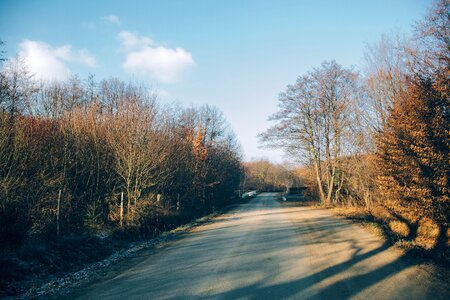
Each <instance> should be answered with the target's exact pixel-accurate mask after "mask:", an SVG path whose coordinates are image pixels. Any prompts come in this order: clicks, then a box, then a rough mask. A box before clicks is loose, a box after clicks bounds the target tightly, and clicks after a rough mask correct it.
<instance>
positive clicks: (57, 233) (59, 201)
mask: <svg viewBox="0 0 450 300" xmlns="http://www.w3.org/2000/svg"><path fill="white" fill-rule="evenodd" d="M61 193H62V190H59V193H58V205H57V207H56V236H58V237H59V214H60V211H61Z"/></svg>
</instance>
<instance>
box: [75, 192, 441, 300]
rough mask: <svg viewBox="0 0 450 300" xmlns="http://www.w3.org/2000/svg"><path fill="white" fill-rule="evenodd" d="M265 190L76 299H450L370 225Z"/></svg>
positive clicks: (427, 269)
mask: <svg viewBox="0 0 450 300" xmlns="http://www.w3.org/2000/svg"><path fill="white" fill-rule="evenodd" d="M277 198H278V196H277V195H276V194H271V193H265V194H261V195H259V196H257V197H256V198H254V199H252V200H251V201H250V202H249V203H247V204H243V205H240V206H239V207H237V208H236V209H234V210H233V211H230V212H229V213H227V214H224V215H221V216H219V217H217V218H214V219H212V220H211V222H209V223H207V224H204V225H202V226H199V227H197V228H195V229H194V230H192V231H190V232H188V233H186V234H184V235H183V236H181V237H180V238H178V239H176V240H174V241H172V242H170V243H168V244H165V245H163V246H161V247H160V248H159V249H156V250H153V251H148V252H146V253H143V254H142V255H141V256H140V257H138V258H136V259H134V260H133V261H130V263H129V264H122V265H121V266H120V268H119V269H117V268H116V269H115V270H113V271H111V272H110V274H108V275H105V276H104V277H103V278H102V279H101V280H98V281H97V282H94V283H91V284H90V285H88V286H86V287H84V288H82V289H79V290H78V291H76V292H74V293H73V294H71V295H70V297H69V298H76V299H409V300H411V299H450V294H449V288H448V283H447V282H444V281H445V280H439V279H436V277H435V276H434V274H433V272H434V269H433V268H432V267H431V266H428V265H415V264H413V263H411V262H410V261H407V260H405V259H404V258H402V252H401V251H399V250H398V249H394V248H390V247H388V246H386V245H384V244H383V242H382V241H381V239H380V238H379V237H377V236H375V235H374V234H372V233H370V232H368V231H367V230H366V229H364V228H362V227H360V226H358V225H355V224H352V223H351V222H349V221H346V220H344V219H341V218H338V217H335V216H333V215H331V214H330V213H329V212H327V211H326V210H322V209H318V208H314V207H308V206H300V207H298V206H287V205H283V204H282V203H280V202H278V201H277Z"/></svg>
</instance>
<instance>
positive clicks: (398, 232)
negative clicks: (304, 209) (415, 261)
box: [330, 207, 450, 265]
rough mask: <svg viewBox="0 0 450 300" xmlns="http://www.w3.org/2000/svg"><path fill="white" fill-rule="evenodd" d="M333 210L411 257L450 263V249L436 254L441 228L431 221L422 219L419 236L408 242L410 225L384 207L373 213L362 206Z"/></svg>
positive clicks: (448, 241)
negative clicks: (435, 248) (396, 217)
mask: <svg viewBox="0 0 450 300" xmlns="http://www.w3.org/2000/svg"><path fill="white" fill-rule="evenodd" d="M330 210H331V211H332V212H333V213H334V214H336V215H339V216H343V217H345V218H346V219H349V220H352V221H354V222H357V223H359V224H360V225H362V226H364V227H365V228H366V229H368V230H369V231H371V232H373V233H375V234H377V235H378V236H380V237H383V238H384V240H385V241H386V242H387V243H389V244H392V245H395V246H396V247H398V248H400V249H402V250H404V251H405V252H407V253H410V254H411V256H415V257H421V258H425V257H426V258H430V259H432V260H434V261H438V262H439V263H444V264H445V265H448V264H449V263H450V253H449V248H447V249H446V250H445V251H443V253H436V252H434V251H433V249H434V246H435V245H436V240H437V237H438V235H439V229H438V226H437V225H436V224H435V223H434V222H432V221H431V220H429V219H424V220H421V221H420V222H419V227H418V230H417V236H416V237H415V238H414V239H413V240H408V236H409V228H408V226H407V225H406V224H405V223H403V222H401V221H399V220H397V219H395V218H394V217H393V216H392V215H391V214H390V213H389V212H388V211H387V210H386V209H384V208H382V207H375V208H373V209H371V210H368V209H366V208H363V207H332V208H330ZM449 236H450V230H448V231H447V237H449ZM447 246H450V239H448V240H447Z"/></svg>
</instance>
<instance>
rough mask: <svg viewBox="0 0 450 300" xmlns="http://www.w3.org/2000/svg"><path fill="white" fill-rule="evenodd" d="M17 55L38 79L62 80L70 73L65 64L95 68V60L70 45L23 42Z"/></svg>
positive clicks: (88, 54)
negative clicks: (53, 45)
mask: <svg viewBox="0 0 450 300" xmlns="http://www.w3.org/2000/svg"><path fill="white" fill-rule="evenodd" d="M19 55H20V57H21V58H22V59H23V60H24V62H25V65H26V66H27V67H28V69H29V71H30V72H31V73H32V74H34V75H35V76H36V77H37V78H38V79H43V80H64V79H66V78H67V77H69V76H70V74H71V71H70V69H69V67H68V66H67V63H78V64H83V65H86V66H88V67H95V66H97V63H96V61H95V58H94V57H93V56H92V55H91V54H90V53H89V52H88V51H87V50H85V49H80V50H74V49H73V48H72V46H71V45H63V46H61V47H56V48H55V47H52V46H51V45H49V44H47V43H45V42H42V41H31V40H24V41H22V42H21V43H20V45H19Z"/></svg>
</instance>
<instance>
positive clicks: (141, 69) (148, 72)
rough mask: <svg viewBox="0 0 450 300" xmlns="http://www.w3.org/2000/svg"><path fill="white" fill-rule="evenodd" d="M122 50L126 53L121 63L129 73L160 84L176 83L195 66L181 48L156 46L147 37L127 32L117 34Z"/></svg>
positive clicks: (190, 55)
mask: <svg viewBox="0 0 450 300" xmlns="http://www.w3.org/2000/svg"><path fill="white" fill-rule="evenodd" d="M118 37H119V40H120V41H121V44H122V48H123V50H124V51H125V52H127V54H126V57H125V61H124V63H123V67H124V69H125V70H126V71H127V72H129V73H135V74H140V75H144V76H148V77H150V78H152V79H154V80H157V81H159V82H162V83H172V82H176V81H178V80H179V79H180V78H181V76H182V74H183V73H184V72H185V71H186V70H187V69H189V68H191V67H193V66H195V62H194V59H193V58H192V54H191V53H189V52H187V51H186V50H184V49H182V48H175V49H173V48H167V47H163V46H156V45H154V42H153V41H152V40H151V39H150V38H148V37H139V36H136V35H135V34H133V33H131V32H128V31H121V32H119V35H118Z"/></svg>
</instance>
